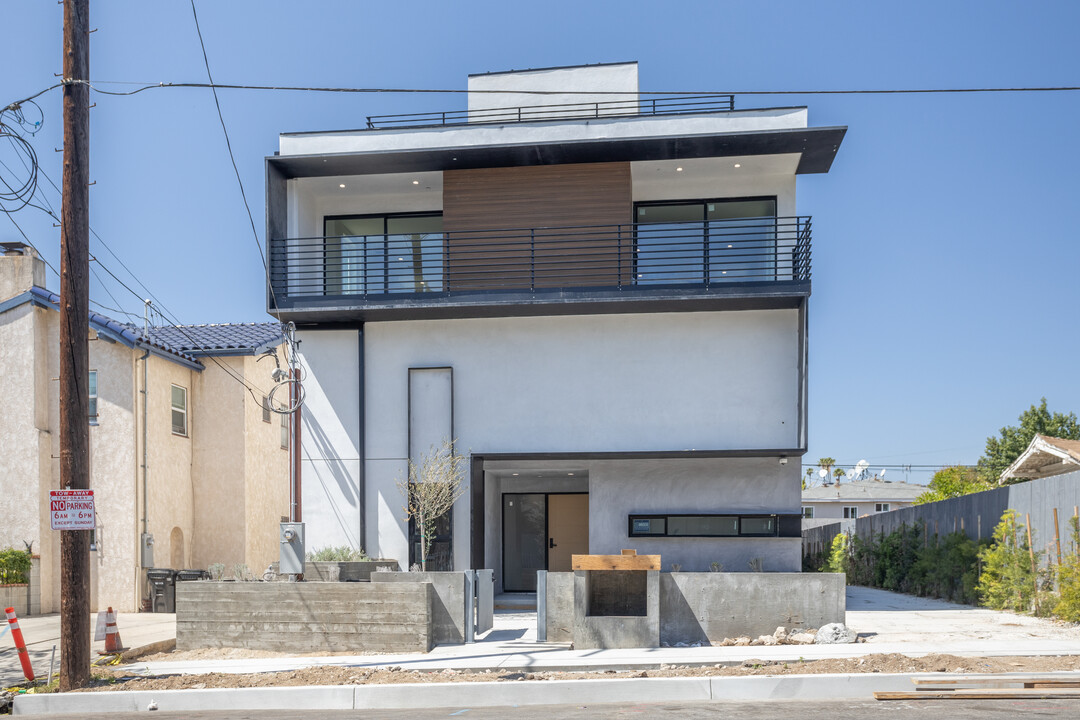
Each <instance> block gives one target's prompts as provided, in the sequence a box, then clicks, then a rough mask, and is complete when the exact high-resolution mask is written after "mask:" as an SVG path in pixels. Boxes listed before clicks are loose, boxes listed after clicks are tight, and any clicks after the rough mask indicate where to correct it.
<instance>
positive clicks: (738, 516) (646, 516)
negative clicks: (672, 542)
mask: <svg viewBox="0 0 1080 720" xmlns="http://www.w3.org/2000/svg"><path fill="white" fill-rule="evenodd" d="M668 518H735V520H736V532H735V534H726V535H698V534H693V535H670V534H668V528H669V527H670V524H669V523H668ZM788 518H794V519H795V520H797V521H798V524H799V526H800V530H799V532H800V534H801V523H802V514H801V513H800V514H794V513H792V514H785V513H631V514H630V515H628V516H627V523H626V535H627V537H631V538H655V539H681V538H715V539H724V538H747V537H751V538H752V537H758V538H768V537H798V536H799V535H791V534H789V533H790V532H791V531H790V528H787V527H785V526H786V525H790V522H789V521H788V520H787V519H788ZM744 519H746V520H751V519H752V520H764V519H771V520H773V521H774V523H773V528H774V529H773V532H771V533H749V532H743V528H742V524H743V523H742V521H743V520H744ZM635 520H663V521H664V532H663V533H662V534H661V533H652V532H650V533H642V532H635V531H634V521H635ZM785 531H786V532H785Z"/></svg>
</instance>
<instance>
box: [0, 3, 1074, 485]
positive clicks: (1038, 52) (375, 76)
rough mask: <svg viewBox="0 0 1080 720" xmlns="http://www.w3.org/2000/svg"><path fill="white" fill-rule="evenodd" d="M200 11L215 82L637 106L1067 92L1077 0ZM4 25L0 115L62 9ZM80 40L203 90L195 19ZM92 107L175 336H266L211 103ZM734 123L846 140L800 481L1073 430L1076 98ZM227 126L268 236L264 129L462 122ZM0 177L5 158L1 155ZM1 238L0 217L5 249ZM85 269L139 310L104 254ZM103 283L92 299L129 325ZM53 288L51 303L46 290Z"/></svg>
mask: <svg viewBox="0 0 1080 720" xmlns="http://www.w3.org/2000/svg"><path fill="white" fill-rule="evenodd" d="M197 8H198V10H199V18H200V22H201V24H202V30H203V36H204V38H205V40H206V45H207V51H208V53H209V57H210V62H211V69H212V70H213V72H214V77H215V80H217V82H219V83H237V84H278V85H319V86H351V87H357V86H363V87H410V88H446V89H463V88H464V86H465V76H466V75H467V74H468V73H470V72H483V71H488V70H506V69H511V68H527V67H544V66H551V65H566V64H577V63H591V62H615V61H626V60H637V61H638V62H639V63H640V77H641V87H642V89H643V90H653V91H665V90H668V91H688V90H701V91H739V90H809V89H855V88H888V89H894V88H927V87H934V88H945V87H991V86H993V87H1015V86H1061V85H1080V45H1078V44H1077V43H1076V39H1075V30H1076V28H1077V27H1080V3H1074V2H1068V1H1062V2H1030V3H1012V2H986V1H985V0H984V1H981V2H974V1H973V2H942V1H941V0H938V1H936V2H919V1H908V2H894V3H881V2H865V0H863V1H861V2H860V1H853V2H828V1H823V2H813V3H809V2H798V1H793V2H761V1H759V2H722V1H718V0H713V1H711V2H664V3H660V2H656V3H646V2H628V1H627V0H622V1H619V2H584V1H583V0H578V2H563V1H561V0H559V1H554V2H550V1H549V2H544V3H528V4H526V3H507V2H454V3H451V2H421V1H413V2H408V3H374V2H306V3H296V2H280V1H267V0H259V1H257V2H256V1H255V0H247V1H244V2H238V1H230V2H214V3H211V2H207V1H206V0H201V1H199V2H197ZM3 16H4V23H3V29H2V30H0V33H2V38H3V42H0V63H2V67H4V68H5V72H4V73H3V75H2V76H0V104H7V103H8V102H10V101H12V100H15V99H18V98H21V97H25V96H27V95H30V94H32V93H34V92H37V91H38V90H40V89H42V88H44V87H47V86H49V85H51V84H53V83H54V82H55V81H56V79H55V78H54V73H58V72H59V71H60V69H61V53H60V47H61V27H62V7H61V6H60V5H57V4H55V3H51V2H20V3H15V2H7V3H5V4H4V8H3ZM91 26H92V27H95V28H98V31H97V32H95V33H94V34H92V35H91V38H92V45H91V53H92V55H91V63H90V67H91V77H92V78H93V79H94V80H95V81H96V82H98V83H101V87H103V88H107V89H110V90H123V89H131V88H134V87H135V86H134V85H132V86H127V85H108V84H104V81H121V82H154V83H156V82H204V81H205V80H206V75H205V69H204V67H203V64H202V56H201V53H200V51H199V45H198V39H197V37H196V34H195V27H194V23H193V21H192V16H191V7H190V5H189V3H188V2H186V1H179V0H171V1H168V2H153V3H148V2H137V1H134V0H109V1H108V2H104V1H99V2H95V3H93V5H92V7H91ZM92 99H93V101H94V102H96V103H97V106H96V107H95V108H94V109H93V111H92V115H91V143H92V145H91V163H92V169H91V178H92V179H93V180H94V181H95V182H96V184H95V185H94V186H93V188H92V190H91V225H92V227H93V228H94V229H95V230H96V231H97V232H98V234H100V235H101V237H102V238H103V239H104V240H105V242H106V243H108V244H109V246H110V247H111V248H112V249H113V250H114V251H115V252H116V253H117V255H119V256H120V258H121V259H122V260H123V262H124V264H126V265H127V266H128V267H129V268H130V269H131V270H132V271H133V273H134V274H135V275H136V276H137V277H138V279H139V280H140V281H141V282H142V283H144V284H145V285H146V286H147V287H148V288H149V289H150V290H151V292H152V293H153V294H154V295H155V296H157V297H158V298H159V299H160V300H161V301H162V304H163V305H164V306H165V307H166V308H168V310H169V312H170V315H171V316H172V317H175V318H177V319H179V321H181V322H184V323H197V322H225V321H252V320H262V319H264V318H265V317H266V316H265V299H264V291H263V269H262V265H261V263H260V260H259V257H258V251H257V250H256V246H255V241H254V239H253V238H252V235H251V229H250V226H249V223H248V218H247V215H246V213H245V211H244V207H243V204H242V202H241V199H240V193H239V190H238V188H237V184H236V179H235V177H234V176H233V171H232V167H231V165H230V164H229V159H228V155H227V154H226V151H225V143H224V139H223V137H222V134H221V128H220V126H219V124H218V119H217V115H216V113H215V111H214V105H213V99H212V97H211V94H210V92H209V91H208V90H203V89H156V90H150V91H147V92H143V93H140V94H138V95H134V96H130V97H112V96H106V95H101V94H95V95H94V96H93V98H92ZM39 102H40V105H41V108H42V109H43V111H44V113H45V123H44V126H43V128H42V129H41V131H40V132H39V133H38V134H37V136H35V137H34V138H33V139H32V142H33V145H34V148H35V150H36V151H37V153H38V156H39V159H40V162H41V165H42V168H43V170H44V171H45V173H47V174H48V175H49V176H50V177H51V178H52V179H53V180H54V181H55V182H57V183H59V181H60V174H61V154H60V153H56V152H54V151H53V149H54V148H59V147H61V146H62V132H61V131H62V123H61V118H60V94H59V92H58V91H53V92H52V93H49V94H47V95H45V96H43V97H42V98H41V99H40V100H39ZM736 103H737V105H738V107H755V106H756V107H763V106H768V105H795V104H805V105H808V106H809V108H810V120H811V124H813V125H847V126H848V128H849V130H848V135H847V138H846V140H845V141H844V145H843V146H842V148H841V150H840V153H839V155H838V156H837V159H836V162H835V164H834V165H833V170H832V171H831V172H830V173H829V174H827V175H814V176H801V178H800V181H799V212H800V213H801V214H808V215H813V217H814V221H813V222H814V250H813V252H814V259H813V264H814V295H813V298H812V300H811V314H810V323H811V335H810V342H811V345H810V351H811V359H810V362H811V372H810V378H811V382H810V452H809V453H808V455H807V459H808V460H810V459H816V458H818V457H820V456H822V455H831V456H834V457H836V458H837V459H838V460H839V461H840V462H841V463H848V464H851V463H854V462H856V461H857V460H859V459H862V458H865V459H867V460H868V461H870V462H871V464H872V467H873V466H874V465H876V464H884V463H887V464H897V463H911V464H938V463H940V464H944V463H953V462H961V463H970V462H974V461H975V460H976V459H977V458H978V456H979V455H980V453H981V452H982V448H983V443H984V441H985V438H986V436H987V435H990V434H993V433H995V432H996V431H997V430H998V428H1000V427H1001V426H1003V425H1006V424H1012V423H1014V422H1015V421H1016V417H1017V415H1019V413H1020V412H1021V411H1022V410H1024V409H1025V408H1027V407H1028V406H1029V405H1031V404H1032V403H1034V402H1037V401H1038V399H1039V398H1040V397H1042V396H1046V397H1047V399H1048V401H1049V404H1050V408H1051V409H1052V410H1065V411H1069V410H1073V411H1075V410H1080V383H1078V382H1077V380H1076V372H1075V370H1074V369H1073V368H1074V367H1075V365H1076V358H1077V357H1080V340H1078V337H1077V333H1076V332H1075V330H1074V329H1073V327H1072V323H1071V321H1072V320H1073V318H1074V316H1075V312H1076V310H1077V308H1078V305H1080V303H1078V302H1077V301H1078V299H1080V291H1078V289H1077V288H1078V285H1077V282H1076V280H1075V275H1074V273H1075V270H1076V268H1078V267H1080V242H1078V241H1080V233H1078V230H1077V228H1078V222H1077V205H1078V201H1077V198H1078V195H1080V181H1078V179H1077V168H1078V166H1080V163H1078V161H1080V133H1077V117H1078V116H1080V93H1077V92H1073V93H1039V94H1036V93H1027V94H996V95H974V94H965V95H921V96H912V95H895V96H865V95H864V96H785V97H782V98H775V99H770V98H760V97H745V98H736ZM221 104H222V109H223V112H224V115H225V120H226V123H227V124H228V127H229V131H230V134H231V138H232V145H233V150H234V152H235V154H236V160H237V163H238V165H239V168H240V173H241V177H242V179H243V182H244V186H245V189H246V191H247V195H248V198H249V200H250V201H251V209H252V212H253V214H254V217H255V222H256V228H257V230H258V233H259V239H260V241H262V239H263V235H264V226H263V220H262V218H263V192H264V191H263V158H264V157H265V156H266V155H269V154H272V153H273V151H274V150H275V148H276V147H277V135H278V133H280V132H287V131H297V130H314V129H335V128H351V127H359V126H361V125H362V124H363V122H364V118H365V116H367V115H376V114H386V113H397V112H414V111H417V112H419V111H430V110H442V109H458V108H462V107H464V98H463V97H461V96H455V95H390V94H386V95H336V94H334V95H316V94H301V93H286V92H275V93H269V92H250V91H222V93H221ZM0 160H3V161H4V162H6V163H9V164H10V163H11V162H13V159H12V157H11V155H10V153H8V152H7V151H6V149H0ZM41 184H42V187H43V192H44V193H45V195H46V197H47V198H48V200H49V202H50V203H52V205H53V206H54V207H57V208H58V207H59V196H58V194H57V193H55V192H54V191H53V190H52V188H51V187H50V186H49V184H48V181H47V180H45V179H44V178H42V181H41ZM15 220H16V222H18V223H19V225H20V226H21V227H22V228H23V230H24V231H26V233H27V234H28V235H29V236H30V238H31V239H32V240H33V242H34V244H35V245H37V246H38V247H39V248H40V249H41V251H42V252H43V254H44V255H45V257H46V258H47V259H48V260H49V261H50V262H51V263H52V264H53V265H54V266H56V267H59V263H58V258H59V230H58V229H57V228H54V227H53V224H52V220H51V218H48V217H47V216H45V215H44V214H42V213H40V212H38V211H36V210H34V209H32V208H26V209H24V210H22V211H20V212H18V213H17V214H16V215H15ZM15 239H20V236H19V234H18V232H17V231H16V230H15V228H14V226H13V225H12V224H11V223H10V222H9V221H8V220H7V219H5V218H0V240H15ZM91 252H92V253H93V254H94V255H100V256H101V258H102V260H103V262H104V264H105V265H106V266H107V267H108V268H109V269H110V270H112V271H113V272H115V273H116V274H117V275H119V276H120V277H121V278H122V279H124V280H125V282H127V283H128V284H129V285H131V286H132V287H135V288H136V289H138V288H137V285H136V284H135V281H133V280H131V278H130V277H129V276H128V275H127V274H126V272H124V270H123V269H122V268H121V267H120V265H119V263H118V262H117V261H115V260H114V259H113V258H111V257H110V256H109V254H108V253H107V252H106V251H105V250H104V249H103V248H102V247H101V246H100V244H99V243H98V242H97V240H95V239H92V241H91ZM98 274H99V275H100V276H101V277H102V278H103V279H104V281H105V284H104V286H103V285H102V284H101V283H99V282H97V281H96V280H95V282H94V284H93V291H92V298H93V299H94V300H96V301H98V302H100V303H102V304H103V305H107V306H110V307H116V306H117V305H120V306H121V309H124V310H127V311H130V312H133V313H136V314H141V305H140V303H139V301H138V300H137V299H136V298H135V297H134V296H133V295H132V294H130V293H129V292H128V291H127V290H125V289H123V288H122V287H120V286H119V285H118V284H117V283H115V282H113V281H112V280H111V279H109V278H108V276H107V275H106V274H105V273H104V272H103V271H102V270H100V269H99V270H98ZM49 284H50V287H51V288H53V289H58V288H59V280H58V279H57V278H56V276H55V275H52V274H51V273H50V280H49ZM106 290H107V291H108V292H106ZM140 292H141V291H140ZM109 293H111V296H110V294H109ZM112 314H114V315H117V314H118V313H112ZM891 474H892V476H893V477H898V476H900V475H901V473H897V472H895V471H891ZM911 479H913V480H916V481H920V482H925V481H926V480H928V479H929V476H928V474H924V473H912V474H911Z"/></svg>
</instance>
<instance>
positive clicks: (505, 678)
mask: <svg viewBox="0 0 1080 720" xmlns="http://www.w3.org/2000/svg"><path fill="white" fill-rule="evenodd" d="M1055 670H1058V671H1060V670H1074V671H1080V657H1073V656H1066V657H994V658H965V657H957V656H955V655H927V656H925V657H918V658H912V657H907V656H906V655H897V654H887V655H869V656H866V657H863V658H848V659H834V660H813V661H807V662H793V663H777V662H770V661H765V660H747V661H745V662H744V663H742V664H741V665H737V666H733V667H720V666H709V667H687V666H681V665H675V666H666V667H663V668H661V669H658V670H634V671H628V672H616V671H606V672H537V673H521V672H510V673H506V672H498V671H494V672H493V671H486V672H457V671H454V670H439V671H430V672H423V671H409V670H399V669H395V668H390V669H385V670H370V669H366V668H365V669H360V668H356V667H340V666H322V667H312V668H304V669H301V670H290V671H287V672H277V673H252V674H247V675H234V674H220V673H215V674H209V675H172V676H163V677H154V678H136V677H131V676H128V675H124V674H123V673H122V672H120V671H95V676H96V679H95V680H94V686H93V688H92V689H93V690H94V691H104V692H108V691H113V690H182V689H202V688H225V687H228V688H237V687H241V688H245V687H272V686H287V685H366V684H390V683H445V682H516V681H536V682H539V681H547V680H586V679H587V680H596V679H615V678H635V677H652V678H660V677H705V676H740V675H807V674H810V675H815V674H824V673H919V672H952V673H1001V672H1026V673H1041V672H1051V671H1055Z"/></svg>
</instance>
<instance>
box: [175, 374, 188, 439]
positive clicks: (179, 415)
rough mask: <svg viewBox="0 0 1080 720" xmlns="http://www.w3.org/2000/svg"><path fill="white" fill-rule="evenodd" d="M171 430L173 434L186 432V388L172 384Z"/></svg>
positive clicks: (185, 434) (185, 435) (184, 433)
mask: <svg viewBox="0 0 1080 720" xmlns="http://www.w3.org/2000/svg"><path fill="white" fill-rule="evenodd" d="M172 431H173V435H183V436H184V437H187V434H188V405H187V389H186V388H182V387H180V386H179V385H173V386H172Z"/></svg>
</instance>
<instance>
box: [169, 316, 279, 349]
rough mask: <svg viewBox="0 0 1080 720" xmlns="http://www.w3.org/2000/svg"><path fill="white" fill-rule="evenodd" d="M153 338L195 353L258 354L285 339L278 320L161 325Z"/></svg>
mask: <svg viewBox="0 0 1080 720" xmlns="http://www.w3.org/2000/svg"><path fill="white" fill-rule="evenodd" d="M150 338H151V340H153V341H157V342H160V343H163V344H166V345H169V346H171V347H174V348H177V349H179V350H182V351H184V352H188V353H191V354H192V355H195V356H206V355H257V354H258V353H261V352H263V351H264V350H267V349H269V348H272V347H277V346H278V345H280V344H281V343H282V342H283V341H284V336H283V335H282V332H281V324H280V323H275V322H265V323H216V324H210V325H179V326H173V325H160V326H156V327H152V328H150Z"/></svg>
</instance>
